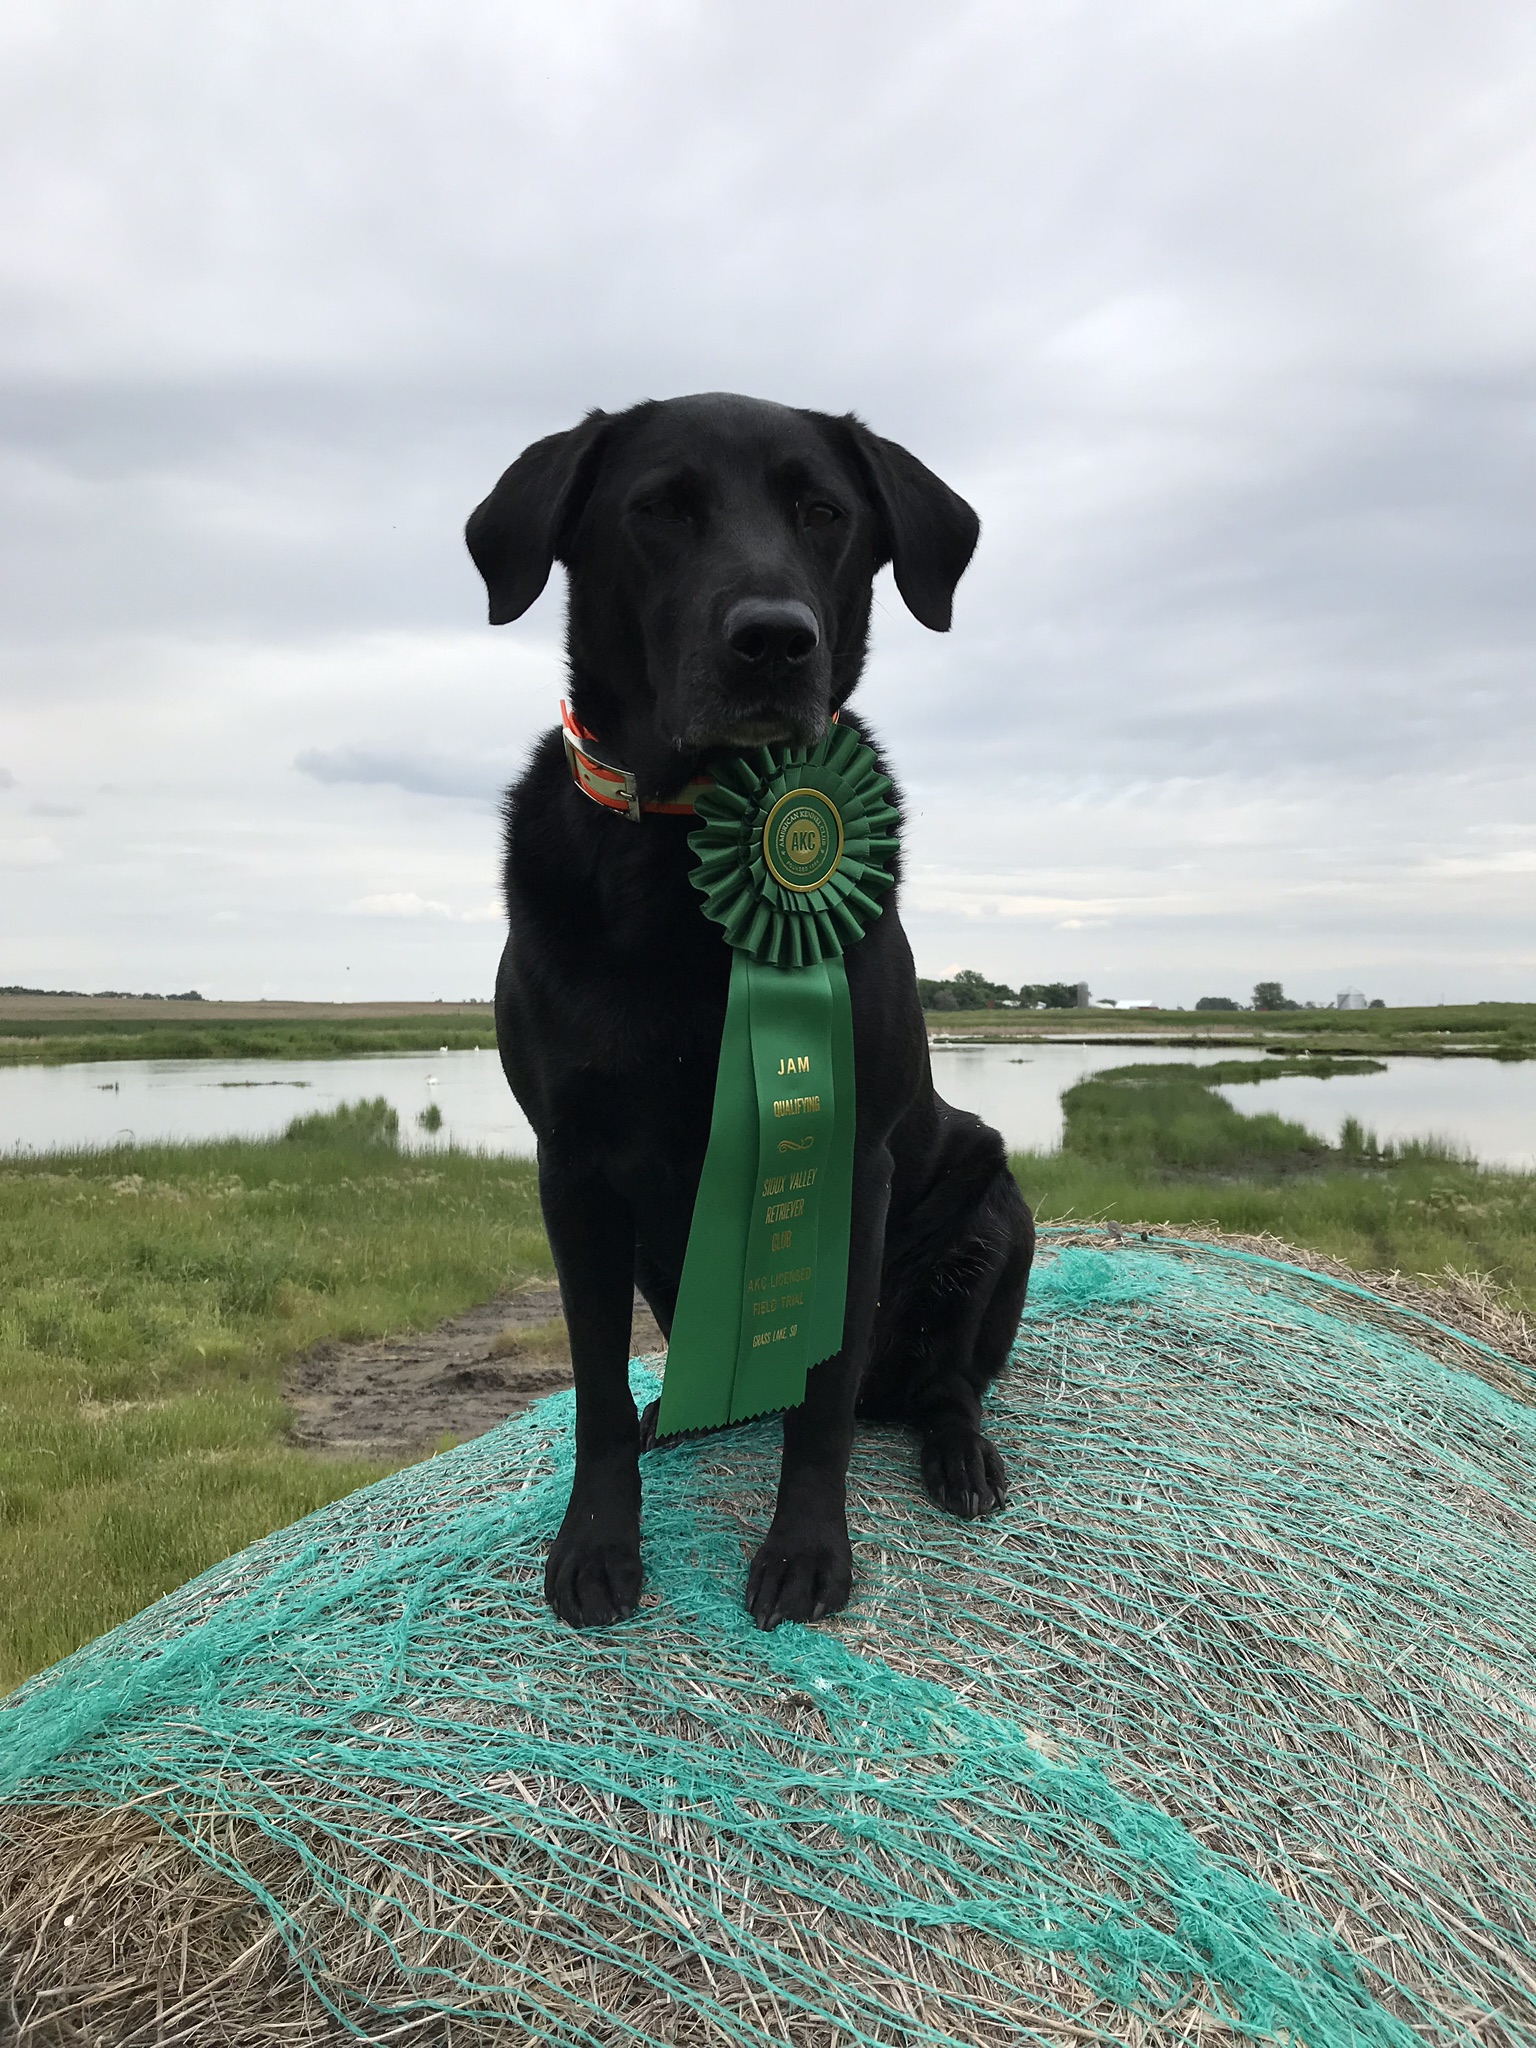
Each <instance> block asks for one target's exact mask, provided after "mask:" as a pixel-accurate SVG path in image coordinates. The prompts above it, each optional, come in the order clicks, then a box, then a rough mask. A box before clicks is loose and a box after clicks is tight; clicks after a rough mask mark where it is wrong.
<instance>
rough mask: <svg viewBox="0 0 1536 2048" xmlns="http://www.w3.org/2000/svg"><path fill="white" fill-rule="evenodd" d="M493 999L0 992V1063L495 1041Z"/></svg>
mask: <svg viewBox="0 0 1536 2048" xmlns="http://www.w3.org/2000/svg"><path fill="white" fill-rule="evenodd" d="M495 1041H496V1026H495V1021H494V1019H493V1017H492V1014H491V1006H490V1004H489V1003H173V1002H164V1003H162V1002H154V1001H145V1000H142V999H139V998H134V997H121V998H103V997H95V996H75V997H69V996H64V997H59V996H0V1065H5V1066H20V1065H28V1064H31V1065H38V1066H61V1065H64V1064H66V1063H67V1062H69V1061H72V1060H143V1059H161V1060H166V1059H182V1060H197V1059H211V1060H234V1059H275V1060H297V1059H345V1058H348V1057H351V1056H354V1055H360V1054H363V1053H378V1052H436V1051H438V1050H439V1048H440V1047H446V1048H447V1049H448V1051H450V1052H467V1051H469V1050H471V1049H472V1048H473V1047H475V1046H481V1045H493V1044H494V1043H495Z"/></svg>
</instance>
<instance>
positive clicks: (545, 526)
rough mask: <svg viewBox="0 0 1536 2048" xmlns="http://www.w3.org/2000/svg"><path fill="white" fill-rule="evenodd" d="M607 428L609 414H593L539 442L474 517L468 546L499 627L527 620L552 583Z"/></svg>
mask: <svg viewBox="0 0 1536 2048" xmlns="http://www.w3.org/2000/svg"><path fill="white" fill-rule="evenodd" d="M608 424H609V416H608V414H607V413H605V412H589V413H588V414H587V416H586V418H585V419H584V420H583V421H582V423H581V425H580V426H579V427H572V428H571V429H570V430H569V432H567V433H564V434H549V435H547V436H546V437H545V439H544V440H542V441H535V442H534V444H533V446H532V447H531V448H525V449H524V450H523V452H522V454H521V455H519V457H518V458H517V460H516V462H514V463H513V465H512V467H511V468H510V469H509V470H507V471H506V472H505V473H504V474H503V476H502V478H501V480H500V482H499V483H498V484H497V486H496V488H495V490H494V491H492V493H491V495H490V496H489V497H488V498H487V499H485V500H484V502H483V503H482V504H479V505H477V506H476V507H475V509H474V511H473V512H471V513H470V515H469V524H468V525H467V526H466V527H465V529H464V539H465V542H466V543H467V545H468V548H469V552H470V554H471V556H472V557H473V559H474V564H475V567H476V568H477V569H478V570H479V571H480V574H481V575H482V576H483V577H484V578H485V587H486V589H487V590H488V591H489V593H490V599H491V624H492V625H493V626H505V625H509V624H510V623H511V621H512V620H513V619H520V618H521V617H522V616H523V613H524V612H525V611H527V609H528V607H529V605H531V604H532V603H533V601H534V599H535V598H536V597H537V596H538V595H539V593H540V591H541V590H542V589H543V588H544V586H545V584H546V583H547V582H548V581H549V571H550V566H551V564H552V563H553V562H554V561H555V560H556V558H557V557H559V556H560V553H561V546H562V541H563V537H564V534H565V532H566V531H567V530H568V528H569V525H570V522H571V521H572V519H573V518H574V517H575V516H576V514H577V513H578V512H579V511H580V510H581V505H582V502H583V500H584V499H585V497H586V493H587V490H588V489H589V488H590V485H591V480H592V475H593V472H594V470H595V468H596V461H597V451H598V446H599V443H600V442H601V440H602V437H603V431H604V429H605V428H606V427H607V426H608Z"/></svg>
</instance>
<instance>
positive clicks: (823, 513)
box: [800, 498, 843, 526]
mask: <svg viewBox="0 0 1536 2048" xmlns="http://www.w3.org/2000/svg"><path fill="white" fill-rule="evenodd" d="M842 516H843V515H842V513H841V512H840V511H839V510H838V509H837V507H836V506H835V505H829V504H828V503H827V501H826V499H825V498H812V499H811V501H810V503H809V504H806V505H802V506H801V507H800V517H801V518H802V520H804V522H805V524H806V525H807V526H832V525H834V524H835V523H836V521H837V520H839V519H841V518H842Z"/></svg>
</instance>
